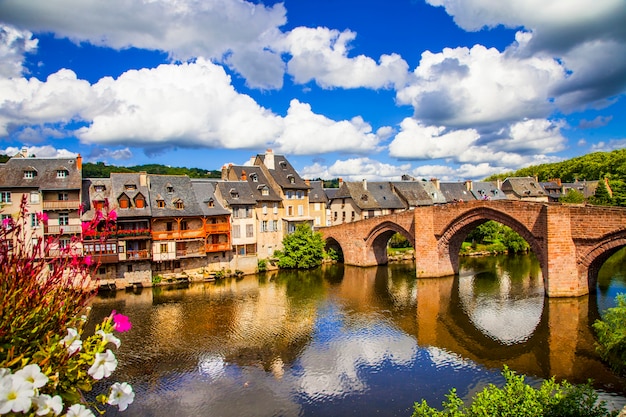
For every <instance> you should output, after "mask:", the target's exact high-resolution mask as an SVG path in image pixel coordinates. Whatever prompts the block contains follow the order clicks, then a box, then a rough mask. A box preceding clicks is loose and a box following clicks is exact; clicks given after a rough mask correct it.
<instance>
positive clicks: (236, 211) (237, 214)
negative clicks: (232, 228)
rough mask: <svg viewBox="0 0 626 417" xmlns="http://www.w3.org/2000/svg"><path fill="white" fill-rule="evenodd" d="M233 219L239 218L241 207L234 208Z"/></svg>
mask: <svg viewBox="0 0 626 417" xmlns="http://www.w3.org/2000/svg"><path fill="white" fill-rule="evenodd" d="M233 218H235V219H238V218H239V207H233Z"/></svg>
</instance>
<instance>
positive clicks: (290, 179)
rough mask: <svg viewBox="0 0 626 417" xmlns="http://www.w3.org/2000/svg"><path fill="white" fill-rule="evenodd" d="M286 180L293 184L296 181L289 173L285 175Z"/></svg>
mask: <svg viewBox="0 0 626 417" xmlns="http://www.w3.org/2000/svg"><path fill="white" fill-rule="evenodd" d="M287 180H288V181H289V184H295V183H296V179H295V177H294V176H293V175H289V176H288V177H287Z"/></svg>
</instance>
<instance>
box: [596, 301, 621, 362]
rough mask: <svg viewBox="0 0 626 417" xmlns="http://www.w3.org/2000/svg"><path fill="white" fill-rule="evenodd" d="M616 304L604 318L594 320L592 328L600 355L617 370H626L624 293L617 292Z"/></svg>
mask: <svg viewBox="0 0 626 417" xmlns="http://www.w3.org/2000/svg"><path fill="white" fill-rule="evenodd" d="M615 301H616V306H615V307H611V308H609V309H608V310H607V311H606V312H605V314H604V318H603V319H601V320H596V322H595V323H594V324H593V328H594V330H595V331H596V334H597V336H598V345H597V350H598V352H599V353H600V356H601V357H602V359H603V360H605V361H606V362H607V363H609V365H611V367H612V368H613V369H614V370H616V371H617V372H621V373H624V371H625V370H626V294H618V295H617V297H616V298H615Z"/></svg>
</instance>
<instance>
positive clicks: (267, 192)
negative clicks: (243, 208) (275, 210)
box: [261, 187, 270, 195]
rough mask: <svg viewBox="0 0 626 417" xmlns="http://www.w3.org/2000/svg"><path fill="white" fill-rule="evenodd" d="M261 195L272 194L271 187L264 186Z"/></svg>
mask: <svg viewBox="0 0 626 417" xmlns="http://www.w3.org/2000/svg"><path fill="white" fill-rule="evenodd" d="M261 195H270V189H269V188H267V187H263V188H262V189H261Z"/></svg>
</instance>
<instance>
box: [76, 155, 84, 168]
mask: <svg viewBox="0 0 626 417" xmlns="http://www.w3.org/2000/svg"><path fill="white" fill-rule="evenodd" d="M76 169H77V170H79V171H81V170H82V169H83V157H82V156H80V154H78V156H77V157H76Z"/></svg>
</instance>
